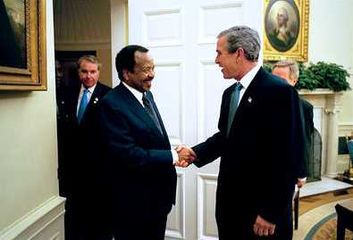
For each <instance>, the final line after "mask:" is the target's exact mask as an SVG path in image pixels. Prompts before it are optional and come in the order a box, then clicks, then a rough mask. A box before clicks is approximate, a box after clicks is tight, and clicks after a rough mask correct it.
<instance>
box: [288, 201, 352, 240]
mask: <svg viewBox="0 0 353 240" xmlns="http://www.w3.org/2000/svg"><path fill="white" fill-rule="evenodd" d="M344 201H346V200H340V201H336V202H331V203H328V204H325V205H322V206H320V207H317V208H315V209H312V210H310V211H308V212H306V213H304V214H303V215H301V216H300V217H299V229H298V230H296V231H294V237H293V239H294V240H336V229H337V215H336V211H335V205H336V204H337V203H339V202H344ZM345 240H353V233H352V232H351V231H349V230H346V237H345Z"/></svg>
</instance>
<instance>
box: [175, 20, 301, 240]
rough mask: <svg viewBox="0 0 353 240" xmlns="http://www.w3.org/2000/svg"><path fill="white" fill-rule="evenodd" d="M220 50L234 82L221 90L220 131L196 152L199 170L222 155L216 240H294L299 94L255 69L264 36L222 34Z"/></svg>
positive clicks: (235, 30) (236, 31)
mask: <svg viewBox="0 0 353 240" xmlns="http://www.w3.org/2000/svg"><path fill="white" fill-rule="evenodd" d="M216 52H217V56H216V59H215V62H216V63H217V64H218V65H219V66H220V67H221V68H222V73H223V77H224V78H225V79H235V80H236V83H235V84H233V85H232V86H231V87H229V88H227V89H226V90H225V91H224V93H223V97H222V105H221V111H220V117H219V122H218V128H219V131H218V132H217V133H216V134H214V135H213V136H212V137H210V138H208V139H207V140H206V141H205V142H203V143H201V144H198V145H197V146H194V147H193V148H192V149H193V151H194V152H195V153H196V156H197V159H196V160H195V161H194V164H195V165H197V166H198V167H201V166H203V165H205V164H207V163H209V162H212V161H214V160H215V159H217V158H218V157H221V161H220V169H219V175H218V185H217V195H216V221H217V226H218V234H219V239H220V240H233V239H239V240H252V239H276V240H279V239H280V240H284V239H285V240H288V239H292V221H291V204H292V195H293V191H294V185H295V182H296V175H295V172H294V171H293V167H294V166H295V159H297V156H298V155H301V154H302V151H303V150H302V148H303V147H302V145H301V143H302V139H303V132H302V124H301V116H300V110H299V107H300V105H299V98H298V93H297V91H296V90H295V89H294V88H292V87H291V86H289V85H288V84H286V83H285V82H283V81H282V80H281V79H280V78H278V77H276V76H274V75H271V74H269V73H267V72H266V71H265V70H264V69H263V68H262V67H261V66H260V65H259V64H258V57H259V52H260V38H259V35H258V33H257V32H256V31H255V30H253V29H251V28H249V27H246V26H235V27H232V28H230V29H227V30H225V31H223V32H221V33H220V34H219V35H218V41H217V50H216ZM239 84H241V85H239ZM237 100H238V102H237ZM231 101H232V102H231ZM238 103H239V105H238ZM237 105H238V106H237ZM230 112H234V114H230ZM178 151H180V152H182V151H187V148H178ZM189 151H190V152H191V150H190V149H189Z"/></svg>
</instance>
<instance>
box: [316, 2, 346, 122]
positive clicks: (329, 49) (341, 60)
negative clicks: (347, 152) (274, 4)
mask: <svg viewBox="0 0 353 240" xmlns="http://www.w3.org/2000/svg"><path fill="white" fill-rule="evenodd" d="M352 13H353V1H352V0H335V1H332V0H310V15H309V17H310V22H309V24H310V25H309V61H312V62H317V61H327V62H333V63H337V64H339V65H342V66H344V67H345V68H346V69H347V70H348V71H349V72H350V73H351V74H353V24H352V23H353V14H352ZM350 84H351V87H352V88H353V77H351V78H350ZM352 103H353V93H352V91H347V92H345V93H344V95H343V98H342V104H343V108H342V110H341V112H340V113H339V122H340V124H341V125H342V124H345V125H353V108H352V107H351V106H352Z"/></svg>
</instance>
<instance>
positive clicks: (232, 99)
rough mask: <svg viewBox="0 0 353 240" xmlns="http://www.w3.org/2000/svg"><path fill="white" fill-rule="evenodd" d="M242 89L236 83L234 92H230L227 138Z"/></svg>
mask: <svg viewBox="0 0 353 240" xmlns="http://www.w3.org/2000/svg"><path fill="white" fill-rule="evenodd" d="M242 88H243V86H242V85H241V83H240V82H237V83H236V84H235V86H234V90H233V92H232V95H231V97H230V103H229V114H228V125H227V136H228V135H229V131H230V129H231V127H232V123H233V119H234V115H235V112H236V111H237V108H238V103H239V97H240V90H241V89H242Z"/></svg>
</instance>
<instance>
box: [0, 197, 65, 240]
mask: <svg viewBox="0 0 353 240" xmlns="http://www.w3.org/2000/svg"><path fill="white" fill-rule="evenodd" d="M64 203H65V198H62V197H59V196H53V197H52V198H50V199H48V200H47V201H46V202H44V203H43V204H41V205H39V206H38V207H37V208H35V209H33V210H32V211H30V212H29V213H28V214H26V215H25V216H23V217H22V218H20V219H18V220H17V221H15V222H14V223H13V224H11V225H10V226H8V227H7V228H4V229H3V230H2V231H1V232H0V240H15V239H16V240H20V239H32V238H35V239H40V238H37V237H36V236H38V235H39V234H40V233H42V232H44V231H46V229H47V228H48V227H49V225H51V224H53V223H55V224H58V228H55V232H53V233H52V236H54V235H55V236H58V235H60V232H61V235H62V236H64V232H63V231H64V212H65V207H64ZM57 220H59V221H57ZM58 229H61V231H60V232H59V233H58ZM56 239H60V238H56ZM62 239H64V238H62ZM43 240H44V239H43Z"/></svg>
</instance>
